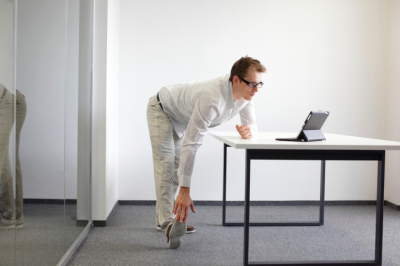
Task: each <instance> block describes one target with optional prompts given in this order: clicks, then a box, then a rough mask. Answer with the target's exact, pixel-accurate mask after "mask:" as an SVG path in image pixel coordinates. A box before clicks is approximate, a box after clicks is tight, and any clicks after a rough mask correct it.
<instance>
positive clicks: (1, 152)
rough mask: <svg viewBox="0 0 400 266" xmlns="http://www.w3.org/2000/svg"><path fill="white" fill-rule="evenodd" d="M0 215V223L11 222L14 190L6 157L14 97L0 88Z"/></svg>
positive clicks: (11, 124) (12, 118)
mask: <svg viewBox="0 0 400 266" xmlns="http://www.w3.org/2000/svg"><path fill="white" fill-rule="evenodd" d="M0 94H1V96H0V99H2V100H1V102H0V174H1V179H0V187H1V190H0V193H1V197H0V214H1V218H2V219H1V220H2V222H7V221H8V222H10V223H12V222H13V221H12V220H13V218H14V217H13V213H14V212H13V208H14V206H13V204H12V202H13V201H14V189H13V180H12V173H11V165H10V159H9V157H8V151H9V143H10V134H11V128H12V126H13V124H14V95H13V94H11V93H10V92H9V91H7V90H6V89H5V88H4V87H2V86H0Z"/></svg>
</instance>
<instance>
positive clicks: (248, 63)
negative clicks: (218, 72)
mask: <svg viewBox="0 0 400 266" xmlns="http://www.w3.org/2000/svg"><path fill="white" fill-rule="evenodd" d="M250 67H254V68H255V70H256V71H257V72H260V73H265V72H267V69H266V68H265V66H263V65H262V64H261V63H260V61H258V60H257V59H254V58H251V57H248V56H245V57H242V58H240V59H239V60H237V61H236V62H235V63H234V64H233V66H232V69H231V76H230V77H229V81H230V82H232V79H233V76H235V75H237V76H239V77H241V78H244V77H245V76H246V75H247V70H248V69H249V68H250Z"/></svg>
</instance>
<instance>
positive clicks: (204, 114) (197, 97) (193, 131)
mask: <svg viewBox="0 0 400 266" xmlns="http://www.w3.org/2000/svg"><path fill="white" fill-rule="evenodd" d="M159 97H160V102H161V104H162V106H163V109H164V112H165V113H167V114H168V116H169V117H170V119H171V121H172V124H173V126H174V130H175V132H176V134H177V135H178V136H179V137H180V138H182V137H183V136H184V139H183V143H182V147H181V156H180V164H179V169H178V178H179V185H180V186H182V187H190V181H191V176H192V172H193V166H194V159H195V156H196V152H197V149H198V148H199V147H200V146H201V144H202V142H203V138H204V136H205V135H206V134H207V131H208V128H210V127H215V126H218V125H220V124H222V123H224V122H226V121H228V120H230V119H231V118H232V117H234V116H235V115H236V114H238V113H239V114H240V118H241V123H242V125H248V126H250V129H251V133H252V135H253V137H254V136H255V135H256V134H257V125H256V116H255V110H254V102H253V101H246V100H245V99H241V100H238V101H233V93H232V82H230V81H229V75H225V76H222V77H219V78H216V79H212V80H207V81H202V82H193V83H180V84H175V85H171V86H167V87H163V88H161V90H160V92H159ZM185 131H186V133H185Z"/></svg>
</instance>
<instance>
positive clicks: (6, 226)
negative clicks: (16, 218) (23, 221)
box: [0, 224, 15, 230]
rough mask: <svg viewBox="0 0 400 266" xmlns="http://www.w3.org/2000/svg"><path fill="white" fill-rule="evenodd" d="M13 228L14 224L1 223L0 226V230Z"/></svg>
mask: <svg viewBox="0 0 400 266" xmlns="http://www.w3.org/2000/svg"><path fill="white" fill-rule="evenodd" d="M13 228H15V224H10V225H5V224H3V225H1V226H0V230H2V229H13Z"/></svg>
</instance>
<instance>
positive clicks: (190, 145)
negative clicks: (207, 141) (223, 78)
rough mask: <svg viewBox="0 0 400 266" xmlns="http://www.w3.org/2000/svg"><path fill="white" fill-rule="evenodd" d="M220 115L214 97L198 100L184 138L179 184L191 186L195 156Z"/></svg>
mask: <svg viewBox="0 0 400 266" xmlns="http://www.w3.org/2000/svg"><path fill="white" fill-rule="evenodd" d="M218 115H219V110H218V102H217V101H216V100H215V98H214V99H213V98H212V97H203V98H200V99H198V100H197V102H196V104H195V106H194V108H193V113H192V116H191V117H190V120H189V123H188V126H187V129H186V133H185V137H184V139H183V143H182V147H181V154H180V164H179V168H178V178H179V185H180V186H182V187H190V182H191V178H192V173H193V166H194V161H195V156H196V152H197V150H198V148H199V147H200V146H201V145H202V144H203V139H204V136H205V135H206V134H207V131H208V128H209V126H210V125H211V122H212V121H213V120H214V119H215V118H216V117H217V116H218Z"/></svg>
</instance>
